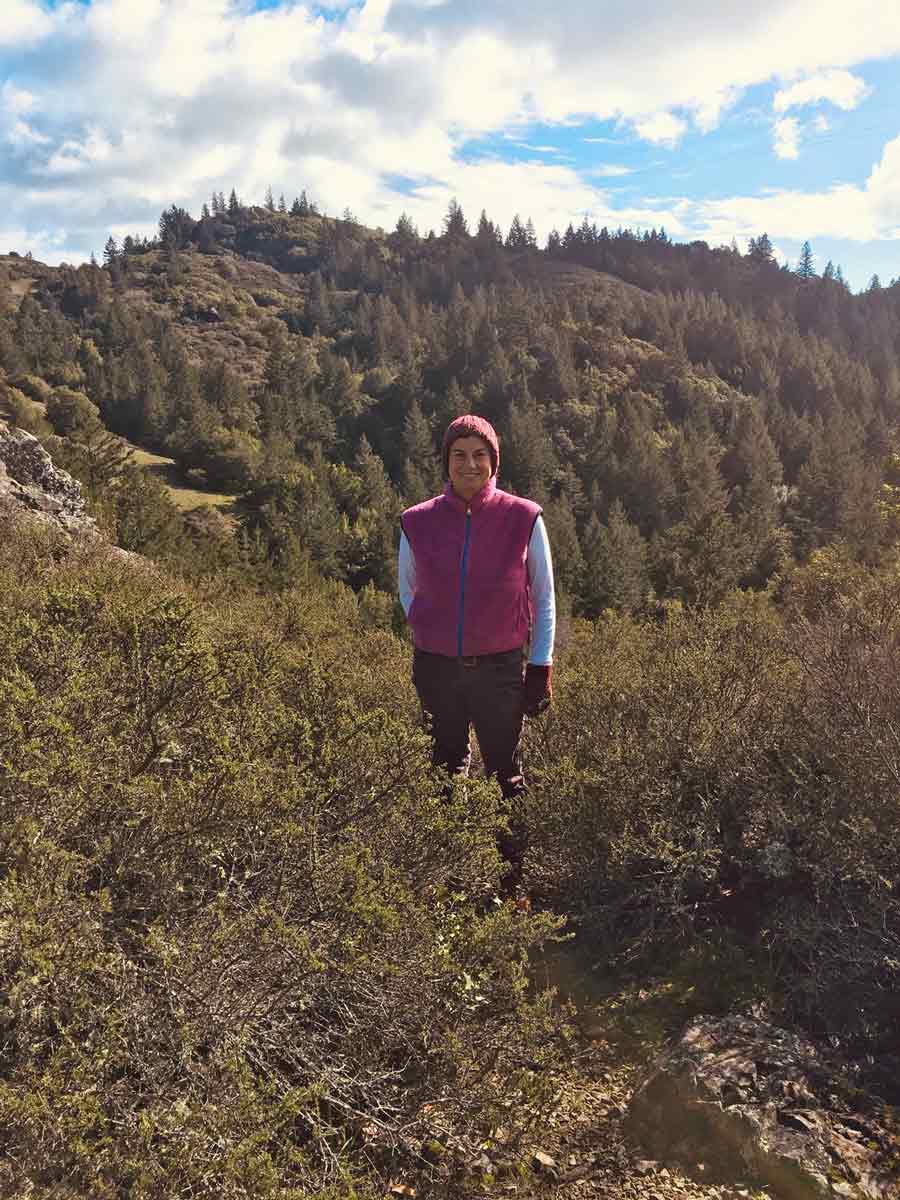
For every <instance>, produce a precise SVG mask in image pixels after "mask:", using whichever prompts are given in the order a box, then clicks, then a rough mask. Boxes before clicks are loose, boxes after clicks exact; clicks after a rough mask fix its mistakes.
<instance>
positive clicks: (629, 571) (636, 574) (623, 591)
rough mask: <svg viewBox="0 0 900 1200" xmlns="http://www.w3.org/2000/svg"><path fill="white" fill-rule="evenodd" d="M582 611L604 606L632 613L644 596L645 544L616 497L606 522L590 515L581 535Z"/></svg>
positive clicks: (646, 581) (591, 613)
mask: <svg viewBox="0 0 900 1200" xmlns="http://www.w3.org/2000/svg"><path fill="white" fill-rule="evenodd" d="M584 560H585V571H584V578H583V583H582V588H581V606H582V611H583V612H584V613H585V615H587V616H597V615H598V614H599V613H601V612H602V611H603V610H604V609H605V608H613V609H616V610H618V611H620V612H635V611H636V610H637V609H639V608H640V607H641V606H642V605H643V604H644V602H645V601H646V599H647V594H648V592H649V589H650V581H649V576H648V572H647V543H646V542H645V541H644V539H643V538H642V537H641V533H640V530H639V529H638V527H637V526H636V525H634V524H633V523H632V522H631V521H629V520H628V516H627V514H626V512H625V509H624V508H623V506H622V503H621V501H619V500H616V501H615V503H614V504H613V506H612V508H611V509H610V511H609V517H608V519H607V521H606V522H603V521H601V520H600V518H599V516H598V515H597V513H593V514H592V515H591V518H590V520H589V521H588V524H587V528H586V529H585V534H584Z"/></svg>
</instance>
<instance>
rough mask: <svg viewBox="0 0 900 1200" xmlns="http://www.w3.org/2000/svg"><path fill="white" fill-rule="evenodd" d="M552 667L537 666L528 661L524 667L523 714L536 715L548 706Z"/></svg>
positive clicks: (551, 696) (551, 690)
mask: <svg viewBox="0 0 900 1200" xmlns="http://www.w3.org/2000/svg"><path fill="white" fill-rule="evenodd" d="M552 674H553V668H552V667H539V666H538V665H537V664H536V663H529V664H528V666H527V667H526V668H525V716H526V717H537V716H539V715H540V714H541V713H542V712H543V711H544V710H545V709H547V708H549V707H550V701H551V700H552V699H553V688H552V687H551V684H550V676H551V675H552Z"/></svg>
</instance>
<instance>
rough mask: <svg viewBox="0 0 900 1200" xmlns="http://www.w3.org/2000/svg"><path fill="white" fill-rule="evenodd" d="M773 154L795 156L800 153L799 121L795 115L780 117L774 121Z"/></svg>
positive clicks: (781, 156)
mask: <svg viewBox="0 0 900 1200" xmlns="http://www.w3.org/2000/svg"><path fill="white" fill-rule="evenodd" d="M773 130H774V133H775V146H774V148H775V154H776V155H777V157H778V158H797V157H798V156H799V154H800V122H799V121H798V120H797V118H796V117H782V118H781V119H780V120H779V121H776V122H775V124H774V126H773Z"/></svg>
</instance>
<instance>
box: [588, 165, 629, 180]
mask: <svg viewBox="0 0 900 1200" xmlns="http://www.w3.org/2000/svg"><path fill="white" fill-rule="evenodd" d="M587 174H588V175H594V176H596V178H598V179H618V178H620V177H621V176H623V175H631V174H632V169H631V167H623V166H620V165H619V164H618V163H603V164H602V165H601V166H599V167H591V169H590V170H589V171H588V172H587Z"/></svg>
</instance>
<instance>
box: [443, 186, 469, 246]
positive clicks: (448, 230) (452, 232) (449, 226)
mask: <svg viewBox="0 0 900 1200" xmlns="http://www.w3.org/2000/svg"><path fill="white" fill-rule="evenodd" d="M444 236H445V237H448V238H463V237H468V236H469V224H468V222H467V221H466V218H465V216H464V214H463V210H462V209H461V208H460V206H459V204H458V203H457V200H456V197H455V196H454V197H453V199H452V200H451V201H450V204H449V205H448V207H447V215H446V216H445V217H444Z"/></svg>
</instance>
